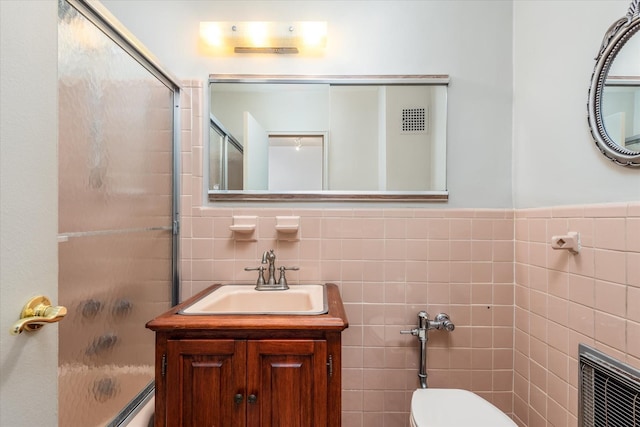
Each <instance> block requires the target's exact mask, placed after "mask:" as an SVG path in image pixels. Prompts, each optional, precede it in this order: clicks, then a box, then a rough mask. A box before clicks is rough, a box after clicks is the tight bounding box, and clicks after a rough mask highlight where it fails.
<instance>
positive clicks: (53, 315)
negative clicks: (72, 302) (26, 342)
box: [10, 295, 67, 335]
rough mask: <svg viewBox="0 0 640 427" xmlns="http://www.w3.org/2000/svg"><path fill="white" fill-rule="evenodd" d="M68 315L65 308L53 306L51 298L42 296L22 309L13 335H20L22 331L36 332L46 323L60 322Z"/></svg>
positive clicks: (12, 331) (34, 298)
mask: <svg viewBox="0 0 640 427" xmlns="http://www.w3.org/2000/svg"><path fill="white" fill-rule="evenodd" d="M66 314H67V309H66V308H65V307H63V306H61V305H59V306H55V307H54V306H52V305H51V301H49V298H47V297H45V296H42V295H40V296H37V297H33V298H31V299H30V300H29V301H28V302H27V303H26V304H25V306H24V307H23V308H22V312H21V313H20V320H18V321H17V322H16V323H14V324H13V326H12V327H11V331H10V332H11V335H18V334H19V333H21V332H22V331H29V332H31V331H35V330H37V329H40V328H41V327H42V326H44V324H45V323H55V322H59V321H60V320H62V318H63V317H64V316H66Z"/></svg>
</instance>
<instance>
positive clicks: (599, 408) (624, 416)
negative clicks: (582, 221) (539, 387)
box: [578, 344, 640, 427]
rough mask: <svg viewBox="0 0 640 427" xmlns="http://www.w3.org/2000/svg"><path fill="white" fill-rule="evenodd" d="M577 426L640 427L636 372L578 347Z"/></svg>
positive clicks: (638, 373)
mask: <svg viewBox="0 0 640 427" xmlns="http://www.w3.org/2000/svg"><path fill="white" fill-rule="evenodd" d="M578 353H579V356H578V357H579V362H578V363H579V366H580V369H579V375H580V378H579V381H578V402H579V407H578V425H579V426H580V427H640V371H638V370H637V369H635V368H633V367H631V366H629V365H627V364H624V363H622V362H620V361H618V360H616V359H613V358H612V357H610V356H607V355H606V354H604V353H602V352H600V351H598V350H595V349H593V348H591V347H589V346H586V345H584V344H580V346H579V350H578Z"/></svg>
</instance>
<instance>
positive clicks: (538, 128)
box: [103, 0, 640, 208]
mask: <svg viewBox="0 0 640 427" xmlns="http://www.w3.org/2000/svg"><path fill="white" fill-rule="evenodd" d="M103 3H104V4H105V5H106V6H107V7H108V8H109V9H110V10H111V11H112V12H113V13H114V14H115V15H116V16H117V17H118V18H119V19H120V20H122V22H123V23H124V24H125V25H126V26H127V27H128V28H130V29H131V30H132V32H133V33H134V34H135V35H136V36H138V37H139V38H140V40H141V41H142V42H143V43H145V44H146V45H147V46H148V47H149V48H150V50H151V51H152V52H154V53H155V54H156V55H157V56H158V57H159V59H160V60H161V62H162V63H164V64H165V65H166V66H167V67H168V68H169V69H171V70H172V71H173V72H175V73H176V74H177V75H178V76H179V77H181V78H198V79H202V80H206V78H207V75H208V74H209V73H265V74H286V73H289V74H412V73H419V74H429V73H447V74H449V75H450V76H451V85H450V88H449V93H448V101H449V104H448V115H449V122H448V141H449V146H448V152H447V159H448V170H447V187H448V189H449V191H450V201H449V203H448V204H447V205H446V206H448V207H516V208H526V207H533V206H552V205H562V204H578V203H601V202H602V203H604V202H617V201H620V202H623V201H630V200H638V199H640V173H638V170H637V168H636V169H628V168H622V167H619V166H616V165H614V164H612V163H611V162H609V161H607V160H606V159H605V157H604V156H602V155H601V154H600V153H599V152H598V151H597V149H596V148H595V144H594V143H593V141H592V139H591V136H590V134H589V130H588V127H587V122H586V102H587V91H588V87H589V82H590V78H591V72H592V70H593V65H594V60H593V57H594V56H595V54H596V52H597V50H598V47H599V46H600V43H601V41H602V37H603V35H604V32H605V31H606V30H607V28H608V27H609V25H610V24H611V23H613V21H615V20H616V19H618V18H620V17H622V16H623V15H624V14H625V13H626V11H627V8H628V6H629V1H628V0H591V1H588V2H587V1H583V2H577V1H573V0H553V1H552V0H518V1H513V2H509V1H499V0H498V1H488V0H487V1H480V0H479V1H454V0H441V1H436V0H434V1H375V2H367V3H366V7H365V6H364V4H363V3H362V2H360V1H293V0H291V1H215V2H210V1H188V2H184V1H170V0H166V1H162V2H148V1H144V0H130V1H127V2H123V1H118V0H104V1H103ZM151 16H152V17H153V19H149V17H151ZM234 19H243V20H252V19H255V20H287V19H300V20H303V19H309V20H311V19H313V20H326V21H327V22H328V23H329V40H328V46H327V53H326V55H325V56H324V57H321V58H301V57H295V56H286V57H285V56H234V57H229V58H214V57H205V56H201V55H200V54H199V53H198V51H197V37H198V34H197V32H198V22H199V21H201V20H234ZM512 112H513V114H512ZM431 206H433V205H431Z"/></svg>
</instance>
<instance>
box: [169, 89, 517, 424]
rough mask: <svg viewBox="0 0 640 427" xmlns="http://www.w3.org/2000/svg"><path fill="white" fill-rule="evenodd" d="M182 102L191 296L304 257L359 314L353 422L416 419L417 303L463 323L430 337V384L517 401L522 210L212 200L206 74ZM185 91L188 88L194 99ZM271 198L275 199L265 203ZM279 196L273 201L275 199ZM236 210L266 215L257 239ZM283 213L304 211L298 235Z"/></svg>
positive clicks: (348, 414)
mask: <svg viewBox="0 0 640 427" xmlns="http://www.w3.org/2000/svg"><path fill="white" fill-rule="evenodd" d="M186 85H187V86H189V87H188V88H187V90H185V92H186V93H185V94H184V97H185V98H186V102H185V105H186V107H183V110H182V114H183V116H182V118H183V124H182V126H183V133H182V156H183V157H182V194H183V195H182V199H181V202H182V227H181V235H182V241H181V245H182V247H181V251H182V262H181V269H182V271H181V277H182V296H183V298H184V297H187V296H189V295H192V294H193V293H195V292H198V291H200V290H201V289H204V288H205V287H207V286H209V285H211V284H212V283H218V282H224V283H229V282H253V281H255V279H256V273H255V272H245V271H244V267H247V266H256V265H258V264H259V260H260V257H261V254H262V252H263V251H265V250H267V249H271V248H273V249H275V251H276V254H277V257H278V258H277V263H278V265H288V266H293V265H295V266H299V267H300V271H298V272H290V273H287V277H288V278H289V280H290V282H292V283H325V282H333V283H336V284H338V285H339V287H340V289H341V292H342V297H343V300H344V303H345V306H346V310H347V314H348V317H349V321H350V327H349V329H347V330H346V331H345V333H344V334H343V352H344V353H343V419H344V423H343V424H344V425H345V426H349V427H358V426H367V427H376V426H387V427H399V426H408V411H409V404H410V397H411V393H412V392H413V390H415V388H416V387H418V381H417V373H418V362H419V353H418V340H417V339H416V338H415V337H411V336H407V335H400V331H401V330H404V329H410V328H413V327H415V326H416V325H417V314H418V312H419V311H420V310H425V309H426V310H427V311H428V312H429V313H430V314H431V315H432V316H435V315H436V314H437V313H439V312H441V311H443V312H446V313H449V314H450V316H451V318H452V320H453V321H454V323H455V324H456V330H455V331H454V332H453V333H451V334H449V333H446V332H442V331H432V332H430V336H429V346H430V348H429V353H428V359H429V385H430V386H432V387H461V388H466V389H470V390H474V391H476V392H478V393H479V394H481V395H483V396H484V397H486V398H487V399H489V400H490V401H492V402H494V403H495V404H496V405H498V406H499V407H500V408H501V409H503V410H504V411H506V412H509V413H510V412H512V395H513V393H512V389H513V387H512V384H513V299H514V295H513V289H514V288H513V280H514V278H513V253H514V250H513V244H514V243H513V242H514V240H513V238H514V236H513V230H514V224H513V221H514V220H513V212H512V211H511V210H447V209H434V210H427V209H317V208H313V205H310V206H311V207H310V208H305V209H298V208H296V209H291V208H273V207H264V208H206V207H202V206H203V202H202V194H201V190H200V189H201V188H202V152H203V150H202V145H201V144H202V142H201V141H202V138H201V136H200V133H201V131H200V129H201V128H202V124H201V122H200V120H201V117H199V115H200V111H201V108H200V106H199V105H200V104H201V102H202V95H201V94H202V90H201V86H200V83H199V82H186ZM184 101H185V100H184V99H183V102H184ZM265 206H270V205H265ZM271 206H273V205H271ZM233 215H256V216H257V217H258V223H257V230H256V231H255V234H254V237H256V239H255V241H238V240H236V239H235V238H234V235H233V232H231V231H230V230H229V226H230V225H231V224H232V216H233ZM276 215H299V216H300V218H301V219H300V231H299V232H298V235H297V236H296V237H297V239H296V240H295V241H287V240H281V239H280V238H281V237H288V236H279V235H278V233H277V232H276V230H275V217H276Z"/></svg>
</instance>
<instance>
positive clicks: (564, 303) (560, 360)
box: [514, 203, 640, 427]
mask: <svg viewBox="0 0 640 427" xmlns="http://www.w3.org/2000/svg"><path fill="white" fill-rule="evenodd" d="M568 231H578V232H579V233H580V236H581V240H582V250H581V252H580V253H579V254H578V255H573V254H570V253H568V252H566V251H561V250H560V251H558V250H553V249H551V247H550V245H549V243H548V242H549V239H550V238H551V236H553V235H561V234H566V233H567V232H568ZM515 249H516V257H515V268H516V280H515V354H514V355H515V359H514V368H515V373H514V413H515V418H516V420H517V422H518V423H519V425H521V426H529V427H536V426H577V407H578V404H577V378H578V362H577V356H578V354H577V351H578V343H580V342H583V343H586V344H589V345H592V346H595V347H596V348H599V349H601V350H602V351H604V352H605V353H608V354H609V355H611V356H613V357H616V358H618V359H619V360H622V361H625V362H627V363H629V364H631V365H633V366H635V367H640V345H639V344H638V343H639V342H640V339H639V338H640V203H629V204H609V205H596V206H577V207H560V208H550V209H527V210H519V211H516V236H515Z"/></svg>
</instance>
